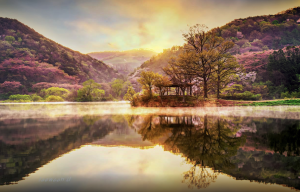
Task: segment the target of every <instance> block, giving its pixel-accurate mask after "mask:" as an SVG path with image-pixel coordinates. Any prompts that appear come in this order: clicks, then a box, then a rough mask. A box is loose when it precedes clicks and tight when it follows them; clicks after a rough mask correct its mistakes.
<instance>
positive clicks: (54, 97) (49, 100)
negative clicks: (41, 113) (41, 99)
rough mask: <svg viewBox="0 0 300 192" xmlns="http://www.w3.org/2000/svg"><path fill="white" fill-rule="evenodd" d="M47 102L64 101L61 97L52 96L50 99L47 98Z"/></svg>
mask: <svg viewBox="0 0 300 192" xmlns="http://www.w3.org/2000/svg"><path fill="white" fill-rule="evenodd" d="M46 101H47V102H56V101H64V99H63V98H61V97H60V96H55V95H50V96H49V97H47V98H46Z"/></svg>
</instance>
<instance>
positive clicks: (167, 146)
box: [0, 102, 300, 192]
mask: <svg viewBox="0 0 300 192" xmlns="http://www.w3.org/2000/svg"><path fill="white" fill-rule="evenodd" d="M299 138H300V107H298V106H274V107H222V108H218V107H211V108H209V107H207V108H132V107H130V105H129V104H128V103H126V102H106V103H51V104H49V103H34V104H0V191H5V192H10V191H30V192H32V191H39V192H40V191H78V192H79V191H291V190H299V189H300V158H299V155H300V154H299V149H300V139H299Z"/></svg>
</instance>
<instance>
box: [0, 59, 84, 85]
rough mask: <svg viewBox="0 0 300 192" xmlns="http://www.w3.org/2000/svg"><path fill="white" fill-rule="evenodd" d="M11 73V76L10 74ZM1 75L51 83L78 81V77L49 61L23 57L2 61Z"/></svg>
mask: <svg viewBox="0 0 300 192" xmlns="http://www.w3.org/2000/svg"><path fill="white" fill-rule="evenodd" d="M8 75H9V76H8ZM0 76H2V77H5V76H8V77H7V79H8V80H9V79H10V78H12V79H14V80H17V81H20V82H24V83H28V81H27V80H29V79H30V81H33V82H49V83H57V82H60V83H71V84H75V83H77V82H78V80H77V79H76V77H72V76H69V75H68V74H66V73H65V72H64V71H63V70H61V69H58V67H55V66H53V65H51V64H48V63H41V62H40V63H39V62H37V61H34V60H31V61H30V60H29V61H23V58H14V59H7V60H5V61H3V62H2V63H0Z"/></svg>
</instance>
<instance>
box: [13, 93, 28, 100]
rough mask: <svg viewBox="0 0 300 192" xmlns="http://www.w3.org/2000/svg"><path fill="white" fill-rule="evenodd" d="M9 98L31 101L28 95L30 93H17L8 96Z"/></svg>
mask: <svg viewBox="0 0 300 192" xmlns="http://www.w3.org/2000/svg"><path fill="white" fill-rule="evenodd" d="M9 100H28V101H31V97H30V95H20V94H17V95H11V96H9Z"/></svg>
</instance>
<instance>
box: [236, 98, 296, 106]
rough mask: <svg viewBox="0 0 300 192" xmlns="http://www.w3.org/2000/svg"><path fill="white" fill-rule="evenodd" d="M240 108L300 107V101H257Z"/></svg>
mask: <svg viewBox="0 0 300 192" xmlns="http://www.w3.org/2000/svg"><path fill="white" fill-rule="evenodd" d="M239 105H240V106H278V105H300V99H284V100H274V101H256V102H251V103H243V104H239Z"/></svg>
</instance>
